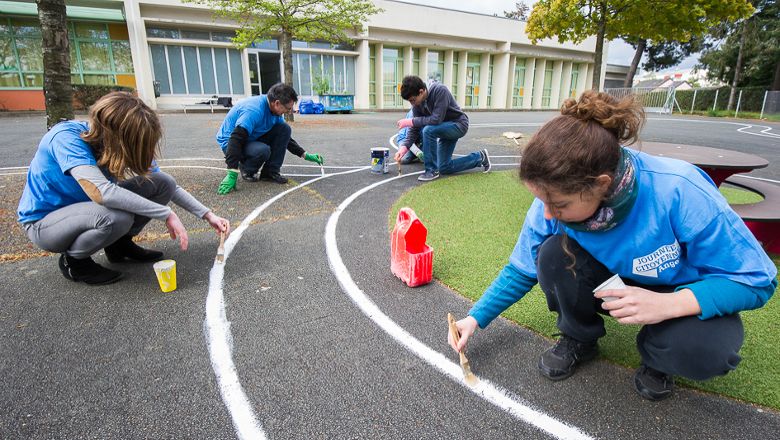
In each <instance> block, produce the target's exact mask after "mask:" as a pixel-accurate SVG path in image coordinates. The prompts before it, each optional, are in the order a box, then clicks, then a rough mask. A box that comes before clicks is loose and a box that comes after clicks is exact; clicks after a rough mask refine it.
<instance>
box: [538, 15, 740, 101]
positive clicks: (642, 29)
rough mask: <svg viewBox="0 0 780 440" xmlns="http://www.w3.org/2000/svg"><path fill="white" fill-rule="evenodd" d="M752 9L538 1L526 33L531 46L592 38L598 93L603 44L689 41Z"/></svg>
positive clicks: (594, 75) (594, 86)
mask: <svg viewBox="0 0 780 440" xmlns="http://www.w3.org/2000/svg"><path fill="white" fill-rule="evenodd" d="M751 9H752V8H751V6H750V4H749V3H747V0H647V1H635V0H540V1H539V2H537V3H536V5H535V6H534V9H533V11H532V12H531V17H530V18H529V20H528V27H526V33H527V34H528V36H529V37H530V38H531V42H533V43H536V42H537V41H539V40H541V39H544V38H551V37H552V36H557V37H558V41H559V42H561V43H563V42H565V41H572V42H574V43H580V42H582V41H583V40H585V39H586V38H588V37H590V36H592V35H595V36H596V53H595V56H594V61H595V66H594V72H593V84H592V87H593V88H595V89H598V87H599V85H600V84H601V64H602V61H603V47H604V38H609V39H610V40H612V39H614V38H617V37H618V36H621V35H630V36H631V37H632V38H638V39H640V41H641V40H645V41H646V43H647V42H651V43H653V44H657V43H658V42H664V41H669V40H679V41H688V40H690V38H691V37H692V36H693V35H701V34H703V33H704V32H705V31H706V29H707V27H708V26H709V25H711V24H712V23H713V22H718V21H720V20H722V19H723V17H740V16H744V15H746V14H749V13H750V11H751ZM646 43H645V44H646ZM651 45H652V44H651ZM643 51H644V48H643ZM639 58H641V55H639V57H636V56H635V57H634V59H635V60H636V63H637V64H638V63H639ZM634 70H636V67H634Z"/></svg>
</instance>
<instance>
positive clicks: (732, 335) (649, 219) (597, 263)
mask: <svg viewBox="0 0 780 440" xmlns="http://www.w3.org/2000/svg"><path fill="white" fill-rule="evenodd" d="M644 121H645V115H644V110H643V109H642V108H641V106H640V105H639V104H637V103H635V102H634V101H633V99H632V98H630V97H629V98H626V99H623V100H621V101H618V100H617V99H615V98H613V97H612V96H610V95H608V94H605V93H599V92H597V91H588V92H585V93H583V95H582V97H581V98H580V100H579V101H575V100H573V99H568V100H566V102H565V103H564V105H563V108H562V110H561V116H558V117H556V118H555V119H553V120H552V121H550V122H548V123H547V124H545V125H544V126H543V127H542V128H541V129H540V130H539V132H537V133H536V134H535V135H534V136H533V138H532V139H531V141H530V142H529V144H528V146H527V147H526V148H525V150H524V152H523V159H522V162H521V164H520V178H521V180H522V181H523V182H524V184H525V185H526V186H527V187H528V189H529V190H530V191H531V193H533V194H534V196H536V199H535V200H534V202H533V204H532V205H531V208H530V209H529V211H528V213H527V215H526V218H525V222H524V224H523V229H522V232H521V234H520V238H519V239H518V241H517V245H516V246H515V249H514V251H513V252H512V255H510V257H509V264H507V265H506V266H505V267H504V269H503V270H502V271H501V273H500V274H499V275H498V277H497V278H496V279H495V281H493V283H492V284H491V285H490V287H488V289H487V290H486V291H485V293H484V295H483V296H482V298H480V300H479V301H478V302H477V303H476V304H475V305H474V307H472V309H471V310H470V311H469V314H468V316H467V317H466V318H464V319H462V320H460V321H458V323H457V326H458V330H459V331H460V333H461V338H460V342H459V344H457V346H456V345H455V343H454V341H453V340H452V335H450V336H449V341H450V345H451V346H452V347H453V348H456V349H461V348H463V347H464V346H465V344H466V342H467V341H468V339H469V337H470V336H471V335H472V334H473V333H474V331H476V328H477V326H479V327H480V328H485V327H486V326H487V325H488V324H489V323H490V322H491V321H492V320H493V319H495V318H496V317H497V316H498V315H499V314H500V313H501V312H503V311H504V310H506V309H507V308H508V307H509V306H510V305H512V304H513V303H515V302H517V301H519V300H520V299H521V298H522V297H523V296H524V295H525V294H526V293H527V292H528V291H529V290H531V288H532V287H533V286H534V285H535V284H536V283H539V286H540V287H541V289H542V291H543V292H544V294H545V296H546V298H547V304H548V307H549V309H550V310H551V311H554V312H556V313H557V314H558V321H557V327H558V329H559V330H560V331H561V338H560V339H559V340H558V341H557V342H556V344H555V345H554V346H553V347H552V348H550V349H549V350H547V351H545V352H544V353H542V355H541V357H540V359H539V364H538V367H539V371H540V372H541V373H542V374H543V375H544V376H546V377H547V378H549V379H551V380H562V379H565V378H567V377H569V376H571V375H572V374H573V373H574V371H575V368H576V366H577V365H579V364H580V363H582V362H585V361H588V360H590V359H593V358H594V357H596V355H597V354H598V344H597V341H598V339H599V338H600V337H602V336H604V335H605V334H606V331H605V329H604V321H603V319H602V317H601V316H600V315H602V314H609V315H612V316H614V317H615V318H617V321H618V322H619V323H622V324H642V325H643V327H642V329H641V330H640V332H639V334H638V335H637V341H636V343H637V349H638V350H639V354H640V355H641V357H642V364H641V366H640V367H639V369H637V371H636V372H635V373H634V377H633V380H632V384H633V386H634V389H635V390H636V391H637V392H638V393H639V394H640V395H641V396H642V397H644V398H646V399H649V400H660V399H663V398H665V397H668V396H670V395H671V394H672V392H673V390H674V380H673V376H675V375H678V376H683V377H686V378H689V379H692V380H707V379H710V378H712V377H714V376H718V375H724V374H726V373H728V372H729V371H731V370H734V369H736V368H737V365H738V364H739V362H740V361H741V359H742V358H741V356H740V355H739V354H738V352H739V349H740V347H741V346H742V342H743V340H744V330H743V326H742V321H741V319H740V316H739V312H740V311H742V310H751V309H757V308H759V307H762V306H763V305H764V304H765V303H766V301H767V300H768V299H769V298H770V297H771V296H772V295H773V294H774V292H775V289H776V287H777V281H776V280H775V276H776V275H777V269H776V267H775V265H774V264H773V263H772V261H771V260H770V259H769V257H768V256H767V255H766V253H765V252H764V250H763V249H762V248H761V246H760V244H759V243H758V241H757V240H756V239H755V238H754V237H753V235H752V234H751V232H750V230H748V229H747V227H746V226H745V224H744V222H743V221H742V220H741V219H740V218H739V216H737V215H736V214H735V213H734V211H732V210H731V208H729V205H728V203H727V202H726V200H725V199H724V198H723V197H722V196H721V194H720V192H719V191H718V188H717V187H716V186H715V185H714V184H713V182H712V180H711V179H710V178H709V177H708V176H707V175H706V174H705V173H704V172H703V171H701V170H700V169H698V168H696V167H695V166H693V165H690V164H688V163H686V162H683V161H679V160H674V159H667V158H659V157H654V156H650V155H647V154H644V153H642V152H639V151H635V150H632V149H628V148H625V147H622V146H621V144H631V143H633V142H635V141H636V140H638V133H639V131H640V130H641V128H642V126H643V125H644ZM614 274H617V275H619V276H620V277H621V278H622V279H623V280H624V282H625V283H626V284H627V285H628V287H627V288H626V289H624V290H601V291H599V292H596V293H594V292H593V291H594V289H595V288H596V287H597V286H599V285H600V284H602V283H603V282H604V281H606V280H607V279H609V278H610V277H612V276H613V275H614ZM605 298H617V299H616V300H612V301H605V300H604V299H605Z"/></svg>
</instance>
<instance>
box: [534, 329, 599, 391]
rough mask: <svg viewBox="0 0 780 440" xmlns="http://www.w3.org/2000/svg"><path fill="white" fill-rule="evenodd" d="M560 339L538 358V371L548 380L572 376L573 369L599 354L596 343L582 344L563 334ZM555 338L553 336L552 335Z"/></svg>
mask: <svg viewBox="0 0 780 440" xmlns="http://www.w3.org/2000/svg"><path fill="white" fill-rule="evenodd" d="M558 334H559V335H561V338H560V339H558V342H556V343H555V345H553V346H552V348H550V349H549V350H547V351H545V352H544V353H542V356H541V357H540V358H539V371H540V372H541V373H542V374H543V375H544V376H545V377H546V378H548V379H552V380H563V379H566V378H567V377H569V376H571V375H572V374H574V368H575V367H576V366H577V365H578V364H581V363H582V362H585V361H589V360H591V359H593V358H594V357H596V355H597V354H599V345H598V343H596V342H593V343H590V344H583V343H582V342H580V341H578V340H576V339H573V338H571V337H569V336H566V335H564V334H563V333H558ZM553 336H555V335H553Z"/></svg>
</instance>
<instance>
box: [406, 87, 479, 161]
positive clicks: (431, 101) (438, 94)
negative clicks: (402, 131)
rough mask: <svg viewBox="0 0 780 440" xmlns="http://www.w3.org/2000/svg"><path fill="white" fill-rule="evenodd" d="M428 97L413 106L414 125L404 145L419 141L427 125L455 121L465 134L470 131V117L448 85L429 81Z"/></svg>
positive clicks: (407, 145)
mask: <svg viewBox="0 0 780 440" xmlns="http://www.w3.org/2000/svg"><path fill="white" fill-rule="evenodd" d="M426 87H427V89H428V97H427V98H425V101H423V102H421V103H420V104H415V105H413V106H412V114H413V117H412V126H411V127H409V131H408V132H407V134H406V138H405V139H404V141H403V145H404V146H405V147H407V148H409V147H410V146H411V145H412V144H414V143H415V142H416V141H417V138H418V137H419V136H420V130H421V129H422V128H423V127H425V126H426V125H439V124H441V123H442V122H454V123H455V125H457V126H458V128H459V129H460V131H462V132H463V134H466V133H467V132H468V131H469V117H468V116H466V114H465V113H463V110H461V109H460V106H458V103H457V102H455V98H454V97H453V96H452V93H450V91H449V90H447V87H445V86H444V85H442V84H441V83H438V82H428V83H427V84H426Z"/></svg>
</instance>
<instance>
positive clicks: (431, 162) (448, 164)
mask: <svg viewBox="0 0 780 440" xmlns="http://www.w3.org/2000/svg"><path fill="white" fill-rule="evenodd" d="M465 135H466V134H465V133H463V132H462V131H460V129H459V128H458V126H457V125H456V124H455V123H454V122H442V123H441V124H439V125H426V126H425V127H423V128H422V130H421V137H422V143H423V145H422V146H423V148H422V150H423V160H424V164H423V165H424V166H425V170H426V171H438V172H439V173H440V174H452V173H457V172H458V171H463V170H468V169H471V168H475V167H478V166H480V165H482V155H481V154H479V153H478V152H477V153H471V154H469V155H468V156H464V157H459V158H457V159H455V160H453V159H452V153H453V152H454V151H455V145H456V144H457V143H458V139H460V138H462V137H463V136H465Z"/></svg>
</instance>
